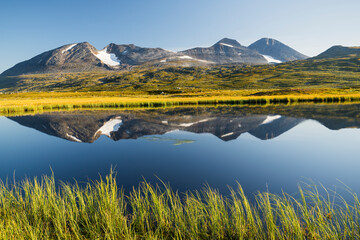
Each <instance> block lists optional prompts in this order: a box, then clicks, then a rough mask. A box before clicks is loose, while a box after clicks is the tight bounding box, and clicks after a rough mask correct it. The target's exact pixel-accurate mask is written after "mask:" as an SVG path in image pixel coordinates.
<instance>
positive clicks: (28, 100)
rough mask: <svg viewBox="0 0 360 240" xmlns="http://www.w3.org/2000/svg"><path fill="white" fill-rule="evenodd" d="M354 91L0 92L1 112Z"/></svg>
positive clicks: (346, 95) (267, 100) (356, 98)
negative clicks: (151, 93)
mask: <svg viewBox="0 0 360 240" xmlns="http://www.w3.org/2000/svg"><path fill="white" fill-rule="evenodd" d="M357 102H360V93H358V92H357V91H350V90H347V91H345V90H344V91H333V92H331V91H326V90H322V91H320V90H316V91H305V92H304V91H296V92H294V91H284V90H281V91H280V90H271V91H270V90H256V91H254V90H251V91H245V90H243V91H223V92H221V91H217V92H215V93H214V92H208V93H201V94H199V93H197V94H189V95H183V96H178V95H138V96H136V95H127V96H120V94H119V93H117V92H81V93H75V92H74V93H69V92H67V93H59V92H54V93H17V94H3V95H0V114H2V115H7V114H14V113H37V112H51V111H58V110H76V109H79V110H84V109H97V108H102V109H129V108H157V107H176V106H208V105H212V106H217V105H269V104H302V103H357Z"/></svg>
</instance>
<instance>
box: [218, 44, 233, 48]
mask: <svg viewBox="0 0 360 240" xmlns="http://www.w3.org/2000/svg"><path fill="white" fill-rule="evenodd" d="M220 44H221V45H224V46H226V47H234V46H233V45H230V44H226V43H220Z"/></svg>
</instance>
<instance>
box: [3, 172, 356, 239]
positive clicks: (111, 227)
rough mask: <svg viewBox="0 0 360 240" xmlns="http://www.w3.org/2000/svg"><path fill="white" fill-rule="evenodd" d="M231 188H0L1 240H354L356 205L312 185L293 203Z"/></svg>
mask: <svg viewBox="0 0 360 240" xmlns="http://www.w3.org/2000/svg"><path fill="white" fill-rule="evenodd" d="M256 199H257V201H256V203H255V204H251V203H250V202H249V200H248V199H247V198H246V196H245V195H244V193H243V191H242V188H241V187H240V186H239V187H238V189H237V190H236V191H234V190H231V194H230V195H229V196H228V197H224V196H222V195H220V194H219V193H218V192H217V191H216V190H213V189H211V188H210V187H208V188H206V189H205V190H204V191H202V192H188V193H186V194H179V193H176V192H173V191H172V190H171V189H170V188H169V187H166V186H164V187H161V188H159V187H154V186H151V185H149V184H147V183H146V182H143V183H141V185H140V186H139V187H138V188H136V189H134V190H133V191H132V192H131V193H130V194H129V195H128V196H125V195H124V194H123V192H122V191H121V190H119V189H118V188H117V185H116V182H115V178H114V176H112V175H110V176H108V177H107V178H106V179H105V180H100V181H99V182H95V183H91V184H90V183H89V184H88V185H87V186H86V187H83V188H81V187H79V186H77V185H68V184H63V185H62V186H61V188H60V189H57V188H56V187H55V181H54V179H53V178H47V177H45V178H43V179H42V180H41V181H37V180H35V181H25V182H22V183H21V184H17V185H15V186H14V185H12V186H9V185H1V186H0V238H1V239H358V238H359V237H360V224H359V217H360V202H359V200H358V198H357V196H356V195H354V204H352V205H349V204H347V203H346V202H345V201H344V200H342V204H341V206H337V205H336V204H334V203H336V202H338V199H337V200H334V199H333V197H332V196H330V194H328V195H326V194H325V198H322V197H321V196H320V194H319V193H318V191H317V189H316V188H312V190H309V191H305V190H302V189H300V194H299V197H298V198H293V197H291V196H289V195H286V194H283V195H273V194H269V193H260V194H258V195H257V198H256Z"/></svg>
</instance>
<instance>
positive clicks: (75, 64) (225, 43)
mask: <svg viewBox="0 0 360 240" xmlns="http://www.w3.org/2000/svg"><path fill="white" fill-rule="evenodd" d="M276 42H277V43H280V42H278V41H276ZM281 46H282V45H281ZM284 46H285V45H284ZM294 51H295V50H294ZM273 52H274V53H269V54H270V55H269V56H264V55H263V54H262V53H259V52H258V51H256V49H255V50H254V49H251V48H250V47H245V46H242V45H241V44H240V43H239V42H238V41H236V40H234V39H229V38H223V39H222V40H220V41H218V42H217V43H215V44H214V45H213V46H210V47H207V48H192V49H188V50H184V51H179V52H173V51H169V50H165V49H162V48H144V47H139V46H136V45H134V44H120V45H118V44H115V43H110V44H109V45H107V46H106V47H105V48H103V49H102V50H97V49H96V48H95V47H94V46H92V45H91V44H89V43H88V42H82V43H72V44H66V45H64V46H61V47H59V48H55V49H53V50H50V51H47V52H44V53H41V54H39V55H37V56H35V57H33V58H31V59H29V60H26V61H24V62H21V63H18V64H16V65H15V66H14V67H12V68H10V69H8V70H6V71H4V72H3V73H2V74H1V76H17V75H21V74H41V73H59V72H61V73H67V72H92V71H93V72H94V71H116V70H121V69H127V68H131V67H132V66H139V65H152V66H166V65H171V66H173V65H176V66H202V65H214V64H246V65H259V64H269V63H279V62H276V61H272V60H271V59H273V58H274V59H275V58H276V57H277V56H278V55H276V54H277V53H276V50H273ZM295 52H296V51H295ZM271 54H273V55H271ZM279 54H280V53H279ZM301 56H304V55H301ZM287 59H290V60H297V59H300V58H297V57H296V56H292V57H289V58H287ZM287 59H285V60H287ZM283 60H284V59H283Z"/></svg>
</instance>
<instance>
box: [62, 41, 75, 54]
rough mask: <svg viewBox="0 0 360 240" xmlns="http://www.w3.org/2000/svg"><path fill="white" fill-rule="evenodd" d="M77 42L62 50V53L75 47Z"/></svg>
mask: <svg viewBox="0 0 360 240" xmlns="http://www.w3.org/2000/svg"><path fill="white" fill-rule="evenodd" d="M76 45H77V44H76V43H75V44H71V45H70V46H68V47H67V48H66V49H64V50H62V51H61V53H64V52H67V51H69V50H70V49H72V48H73V47H75V46H76Z"/></svg>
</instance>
